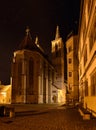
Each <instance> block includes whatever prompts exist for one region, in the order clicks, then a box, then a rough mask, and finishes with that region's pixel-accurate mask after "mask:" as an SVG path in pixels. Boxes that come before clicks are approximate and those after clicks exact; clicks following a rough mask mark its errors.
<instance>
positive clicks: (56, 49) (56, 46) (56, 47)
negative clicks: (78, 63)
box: [55, 44, 58, 57]
mask: <svg viewBox="0 0 96 130" xmlns="http://www.w3.org/2000/svg"><path fill="white" fill-rule="evenodd" d="M55 52H56V57H58V45H57V44H56V45H55Z"/></svg>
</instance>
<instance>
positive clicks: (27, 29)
mask: <svg viewBox="0 0 96 130" xmlns="http://www.w3.org/2000/svg"><path fill="white" fill-rule="evenodd" d="M29 33H30V29H29V27H28V26H27V27H26V34H27V36H28V35H29Z"/></svg>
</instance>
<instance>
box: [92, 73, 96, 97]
mask: <svg viewBox="0 0 96 130" xmlns="http://www.w3.org/2000/svg"><path fill="white" fill-rule="evenodd" d="M91 95H92V96H96V71H95V73H93V74H92V75H91Z"/></svg>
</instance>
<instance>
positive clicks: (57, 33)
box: [55, 26, 60, 39]
mask: <svg viewBox="0 0 96 130" xmlns="http://www.w3.org/2000/svg"><path fill="white" fill-rule="evenodd" d="M58 38H60V32H59V26H57V28H56V35H55V39H58Z"/></svg>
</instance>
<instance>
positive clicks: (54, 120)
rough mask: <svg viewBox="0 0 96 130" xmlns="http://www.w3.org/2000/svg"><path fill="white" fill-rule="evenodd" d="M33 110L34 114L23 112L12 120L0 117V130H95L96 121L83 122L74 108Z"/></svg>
mask: <svg viewBox="0 0 96 130" xmlns="http://www.w3.org/2000/svg"><path fill="white" fill-rule="evenodd" d="M30 107H31V106H30ZM35 108H38V110H37V109H36V112H35V111H29V113H27V112H28V111H25V112H24V111H23V112H22V114H21V115H20V114H19V115H17V116H16V117H14V118H9V117H0V130H96V119H91V120H83V119H82V117H81V116H80V114H79V112H78V109H76V108H66V107H58V106H53V107H52V106H50V105H49V106H48V105H47V106H46V105H45V108H46V109H44V107H43V108H42V107H41V106H39V107H38V106H37V107H35V106H34V110H35ZM39 108H40V109H39ZM39 110H40V111H39ZM25 113H26V114H25Z"/></svg>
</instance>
